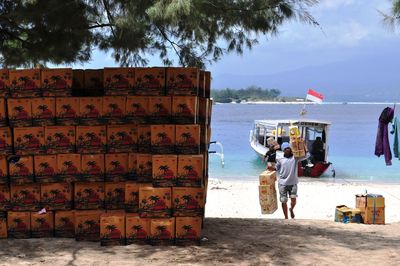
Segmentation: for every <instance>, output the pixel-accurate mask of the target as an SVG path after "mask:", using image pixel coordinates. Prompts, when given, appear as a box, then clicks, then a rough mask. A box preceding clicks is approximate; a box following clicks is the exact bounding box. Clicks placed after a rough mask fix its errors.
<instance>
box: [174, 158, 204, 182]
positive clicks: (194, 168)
mask: <svg viewBox="0 0 400 266" xmlns="http://www.w3.org/2000/svg"><path fill="white" fill-rule="evenodd" d="M203 163H204V158H203V155H179V156H178V173H177V178H176V184H177V186H178V187H201V185H202V181H203V173H204V166H203Z"/></svg>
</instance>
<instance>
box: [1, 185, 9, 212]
mask: <svg viewBox="0 0 400 266" xmlns="http://www.w3.org/2000/svg"><path fill="white" fill-rule="evenodd" d="M10 198H11V196H10V188H9V187H8V185H0V211H1V212H2V211H8V210H10V209H11V201H10Z"/></svg>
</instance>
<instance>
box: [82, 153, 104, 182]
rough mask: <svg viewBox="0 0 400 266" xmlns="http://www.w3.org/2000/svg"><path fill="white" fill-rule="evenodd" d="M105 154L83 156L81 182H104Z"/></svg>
mask: <svg viewBox="0 0 400 266" xmlns="http://www.w3.org/2000/svg"><path fill="white" fill-rule="evenodd" d="M104 163H105V161H104V154H82V155H81V171H82V175H81V177H80V181H84V182H85V181H88V182H89V181H90V182H96V181H98V182H102V181H104V173H105V165H104Z"/></svg>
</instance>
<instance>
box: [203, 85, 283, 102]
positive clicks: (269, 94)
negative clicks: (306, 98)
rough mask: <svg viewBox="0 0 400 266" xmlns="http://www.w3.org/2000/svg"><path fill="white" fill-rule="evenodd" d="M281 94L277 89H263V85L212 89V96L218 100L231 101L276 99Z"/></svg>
mask: <svg viewBox="0 0 400 266" xmlns="http://www.w3.org/2000/svg"><path fill="white" fill-rule="evenodd" d="M280 94H281V92H280V90H277V89H263V88H261V87H256V86H250V87H248V88H246V89H239V90H234V89H229V88H227V89H223V90H212V91H211V97H212V98H213V99H214V101H216V102H220V103H230V102H240V101H268V100H276V99H277V98H278V96H279V95H280Z"/></svg>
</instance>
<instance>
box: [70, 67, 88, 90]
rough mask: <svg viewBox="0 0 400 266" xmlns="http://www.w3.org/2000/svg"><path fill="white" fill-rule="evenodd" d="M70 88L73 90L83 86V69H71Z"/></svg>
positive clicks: (81, 88) (80, 88)
mask: <svg viewBox="0 0 400 266" xmlns="http://www.w3.org/2000/svg"><path fill="white" fill-rule="evenodd" d="M72 88H73V89H74V91H75V92H76V91H82V90H83V89H84V88H85V70H83V69H72Z"/></svg>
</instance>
